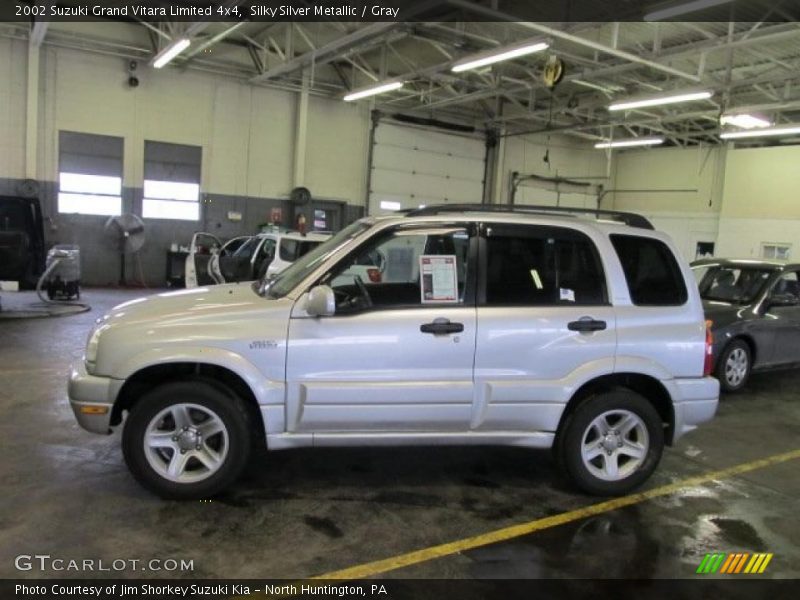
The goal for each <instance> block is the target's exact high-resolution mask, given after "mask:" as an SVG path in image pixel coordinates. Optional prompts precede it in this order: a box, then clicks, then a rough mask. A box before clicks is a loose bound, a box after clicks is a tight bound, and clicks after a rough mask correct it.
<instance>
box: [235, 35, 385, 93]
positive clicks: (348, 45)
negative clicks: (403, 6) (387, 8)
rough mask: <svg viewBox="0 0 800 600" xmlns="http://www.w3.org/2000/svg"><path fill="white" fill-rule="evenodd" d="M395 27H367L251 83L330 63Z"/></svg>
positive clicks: (301, 56)
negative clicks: (338, 55)
mask: <svg viewBox="0 0 800 600" xmlns="http://www.w3.org/2000/svg"><path fill="white" fill-rule="evenodd" d="M395 25H396V23H391V22H390V23H372V24H370V25H367V26H365V27H361V28H359V29H357V30H355V31H354V32H352V33H350V34H348V35H345V36H342V37H340V38H337V39H335V40H333V41H332V42H329V43H327V44H325V45H324V46H320V47H319V48H317V49H316V50H312V51H311V52H306V53H305V54H301V55H300V56H298V57H296V58H293V59H291V60H288V61H286V62H284V63H283V64H280V65H277V66H275V67H273V68H271V69H268V70H267V71H265V72H264V73H262V74H260V75H256V76H255V77H253V78H252V79H251V80H250V83H264V82H265V81H269V80H270V79H275V78H276V77H280V76H281V75H288V74H289V73H294V72H295V71H298V70H300V69H303V68H304V67H306V66H308V65H310V64H311V63H321V62H329V61H331V60H334V59H335V58H336V55H337V54H341V53H344V52H346V51H347V50H350V49H352V48H355V47H356V46H358V45H359V44H362V43H364V42H366V41H368V40H371V39H372V38H375V37H377V36H379V35H381V34H383V33H384V32H386V31H388V30H389V29H391V28H392V27H395Z"/></svg>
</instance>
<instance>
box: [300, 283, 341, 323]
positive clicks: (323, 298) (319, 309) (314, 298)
mask: <svg viewBox="0 0 800 600" xmlns="http://www.w3.org/2000/svg"><path fill="white" fill-rule="evenodd" d="M305 308H306V312H307V313H308V314H309V315H311V316H312V317H330V316H332V315H333V314H334V313H335V312H336V298H335V297H334V295H333V290H332V289H331V288H330V287H328V286H327V285H318V286H317V287H315V288H311V291H310V292H308V298H307V299H306V307H305Z"/></svg>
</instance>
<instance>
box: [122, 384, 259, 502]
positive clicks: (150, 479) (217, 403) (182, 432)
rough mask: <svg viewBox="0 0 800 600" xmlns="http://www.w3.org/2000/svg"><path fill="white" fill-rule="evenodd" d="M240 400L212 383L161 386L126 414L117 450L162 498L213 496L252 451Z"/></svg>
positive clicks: (239, 469) (235, 474) (142, 481)
mask: <svg viewBox="0 0 800 600" xmlns="http://www.w3.org/2000/svg"><path fill="white" fill-rule="evenodd" d="M250 431H251V429H250V423H249V418H248V415H247V411H246V409H245V407H244V406H243V404H242V402H241V400H239V399H238V398H237V397H235V396H234V395H233V394H232V393H230V392H228V390H227V389H226V388H223V387H222V386H218V385H217V384H215V383H213V382H208V381H203V380H193V381H184V382H172V383H166V384H163V385H160V386H158V387H156V388H155V389H153V390H151V391H150V392H148V393H147V394H146V395H145V396H144V397H142V399H141V400H140V401H139V402H137V403H136V405H135V406H134V407H133V410H132V411H131V413H130V415H128V419H127V420H126V422H125V428H124V430H123V434H122V451H123V454H124V456H125V462H126V463H127V464H128V468H130V470H131V472H132V473H133V475H134V477H136V479H137V480H138V481H139V482H140V483H141V484H142V485H144V486H145V487H146V488H147V489H149V490H151V491H152V492H154V493H156V494H158V495H159V496H161V497H162V498H172V499H195V498H207V497H209V496H213V495H214V494H217V493H218V492H220V491H221V490H223V489H224V488H225V487H227V486H228V485H230V484H231V483H233V481H234V480H236V479H237V478H238V476H239V475H240V473H241V472H242V469H243V468H244V467H245V465H246V464H247V459H248V456H249V450H250V446H251V436H250Z"/></svg>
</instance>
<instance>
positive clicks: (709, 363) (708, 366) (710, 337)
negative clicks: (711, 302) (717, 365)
mask: <svg viewBox="0 0 800 600" xmlns="http://www.w3.org/2000/svg"><path fill="white" fill-rule="evenodd" d="M712 325H714V321H706V359H705V362H704V363H703V377H708V376H709V375H711V373H712V372H713V371H714V334H713V333H711V327H712Z"/></svg>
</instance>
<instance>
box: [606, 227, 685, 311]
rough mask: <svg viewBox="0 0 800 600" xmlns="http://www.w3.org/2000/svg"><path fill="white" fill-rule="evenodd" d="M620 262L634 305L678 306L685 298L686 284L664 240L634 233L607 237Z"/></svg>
mask: <svg viewBox="0 0 800 600" xmlns="http://www.w3.org/2000/svg"><path fill="white" fill-rule="evenodd" d="M611 243H612V244H613V245H614V249H615V250H616V251H617V256H619V260H620V262H621V263H622V270H623V271H624V272H625V279H626V280H627V282H628V290H630V295H631V300H632V301H633V303H634V304H636V305H637V306H680V305H681V304H684V303H685V302H686V300H687V298H688V295H687V292H686V284H685V283H684V281H683V275H681V270H680V268H679V267H678V262H677V261H676V260H675V257H674V256H673V254H672V252H671V251H670V249H669V248H668V247H667V245H666V244H664V242H662V241H660V240H655V239H652V238H646V237H639V236H635V235H619V234H615V235H612V236H611Z"/></svg>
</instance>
